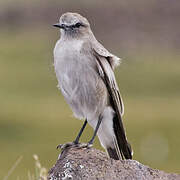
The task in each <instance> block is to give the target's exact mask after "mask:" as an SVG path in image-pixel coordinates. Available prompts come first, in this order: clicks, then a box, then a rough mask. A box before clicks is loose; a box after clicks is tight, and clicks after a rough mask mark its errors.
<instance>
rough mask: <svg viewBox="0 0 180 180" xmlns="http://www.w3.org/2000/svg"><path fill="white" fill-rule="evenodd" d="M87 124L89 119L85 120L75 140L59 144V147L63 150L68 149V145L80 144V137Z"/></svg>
mask: <svg viewBox="0 0 180 180" xmlns="http://www.w3.org/2000/svg"><path fill="white" fill-rule="evenodd" d="M86 125H87V119H86V120H85V122H84V124H83V126H82V127H81V129H80V131H79V133H78V135H77V137H76V139H75V140H74V141H73V142H68V143H65V144H59V145H58V146H57V149H62V150H63V149H66V148H68V147H71V146H78V144H79V139H80V137H81V135H82V133H83V131H84V129H85V127H86Z"/></svg>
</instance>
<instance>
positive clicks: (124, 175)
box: [48, 147, 180, 180]
mask: <svg viewBox="0 0 180 180" xmlns="http://www.w3.org/2000/svg"><path fill="white" fill-rule="evenodd" d="M48 179H49V180H67V179H72V180H89V179H90V180H93V179H98V180H152V179H153V180H158V179H161V180H180V175H178V174H170V173H165V172H163V171H160V170H155V169H152V168H150V167H148V166H145V165H143V164H141V163H139V162H138V161H135V160H118V161H117V160H113V159H110V158H108V157H107V155H106V153H104V152H102V151H99V150H97V149H94V148H90V149H86V148H77V147H71V148H67V149H66V150H65V151H63V152H62V153H61V154H60V155H59V158H58V160H57V162H56V164H55V165H54V166H53V167H52V168H51V169H50V171H49V176H48Z"/></svg>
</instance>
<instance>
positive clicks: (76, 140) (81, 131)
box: [74, 119, 87, 144]
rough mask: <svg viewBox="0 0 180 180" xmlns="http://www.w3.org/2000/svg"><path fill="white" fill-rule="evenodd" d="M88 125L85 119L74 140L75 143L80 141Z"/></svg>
mask: <svg viewBox="0 0 180 180" xmlns="http://www.w3.org/2000/svg"><path fill="white" fill-rule="evenodd" d="M86 125H87V119H86V120H85V122H84V124H83V126H82V128H81V129H80V131H79V133H78V135H77V137H76V139H75V140H74V144H78V143H79V139H80V137H81V135H82V133H83V131H84V128H85V127H86Z"/></svg>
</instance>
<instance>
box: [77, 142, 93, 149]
mask: <svg viewBox="0 0 180 180" xmlns="http://www.w3.org/2000/svg"><path fill="white" fill-rule="evenodd" d="M92 146H93V144H92V143H80V144H79V145H78V148H87V149H89V148H91V147H92Z"/></svg>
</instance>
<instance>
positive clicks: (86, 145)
mask: <svg viewBox="0 0 180 180" xmlns="http://www.w3.org/2000/svg"><path fill="white" fill-rule="evenodd" d="M92 146H93V144H92V143H76V142H68V143H65V144H59V145H58V146H57V147H56V148H57V149H61V150H62V151H63V150H65V149H66V148H70V147H77V148H87V149H89V148H91V147H92Z"/></svg>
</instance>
